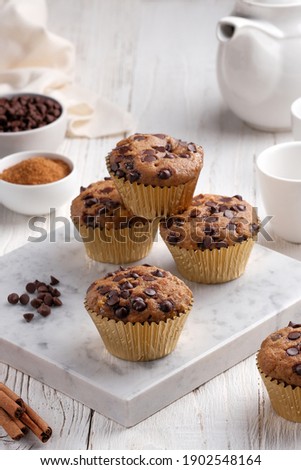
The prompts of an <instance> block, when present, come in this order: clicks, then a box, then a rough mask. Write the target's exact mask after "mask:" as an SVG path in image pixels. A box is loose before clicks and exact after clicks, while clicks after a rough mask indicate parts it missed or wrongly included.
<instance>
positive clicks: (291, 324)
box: [288, 321, 301, 328]
mask: <svg viewBox="0 0 301 470" xmlns="http://www.w3.org/2000/svg"><path fill="white" fill-rule="evenodd" d="M288 326H290V327H291V328H301V324H300V323H294V322H292V321H290V322H289V324H288Z"/></svg>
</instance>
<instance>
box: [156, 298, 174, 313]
mask: <svg viewBox="0 0 301 470" xmlns="http://www.w3.org/2000/svg"><path fill="white" fill-rule="evenodd" d="M159 308H160V310H161V311H162V312H164V313H169V312H171V311H172V309H173V303H172V302H171V301H170V300H164V301H163V302H161V303H160V304H159Z"/></svg>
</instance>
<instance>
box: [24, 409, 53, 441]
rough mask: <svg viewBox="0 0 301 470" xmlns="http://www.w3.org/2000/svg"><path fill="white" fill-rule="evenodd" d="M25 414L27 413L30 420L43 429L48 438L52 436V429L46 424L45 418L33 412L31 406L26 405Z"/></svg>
mask: <svg viewBox="0 0 301 470" xmlns="http://www.w3.org/2000/svg"><path fill="white" fill-rule="evenodd" d="M25 413H27V414H28V416H29V418H30V419H32V421H33V422H34V423H36V424H37V426H38V427H39V428H40V429H42V431H43V433H45V434H46V436H49V437H50V436H51V434H52V429H51V428H50V426H49V425H48V424H47V423H46V421H44V420H43V418H41V416H40V415H38V413H37V412H36V411H35V410H33V409H32V408H31V407H30V406H29V405H27V403H26V404H25Z"/></svg>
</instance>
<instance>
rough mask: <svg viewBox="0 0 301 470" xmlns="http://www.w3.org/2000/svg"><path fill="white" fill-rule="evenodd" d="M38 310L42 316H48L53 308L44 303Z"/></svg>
mask: <svg viewBox="0 0 301 470" xmlns="http://www.w3.org/2000/svg"><path fill="white" fill-rule="evenodd" d="M37 312H38V313H39V314H40V315H42V317H48V315H50V313H51V309H50V307H49V306H48V305H45V304H42V305H41V306H40V307H39V308H38V309H37Z"/></svg>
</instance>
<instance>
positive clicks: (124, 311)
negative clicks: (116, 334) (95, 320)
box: [115, 306, 130, 318]
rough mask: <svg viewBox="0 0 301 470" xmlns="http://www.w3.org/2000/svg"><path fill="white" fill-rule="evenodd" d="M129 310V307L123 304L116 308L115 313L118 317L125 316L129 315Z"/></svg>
mask: <svg viewBox="0 0 301 470" xmlns="http://www.w3.org/2000/svg"><path fill="white" fill-rule="evenodd" d="M129 312H130V310H129V308H128V307H127V306H123V307H119V308H117V309H116V310H115V315H116V317H117V318H125V317H127V316H128V314H129Z"/></svg>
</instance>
